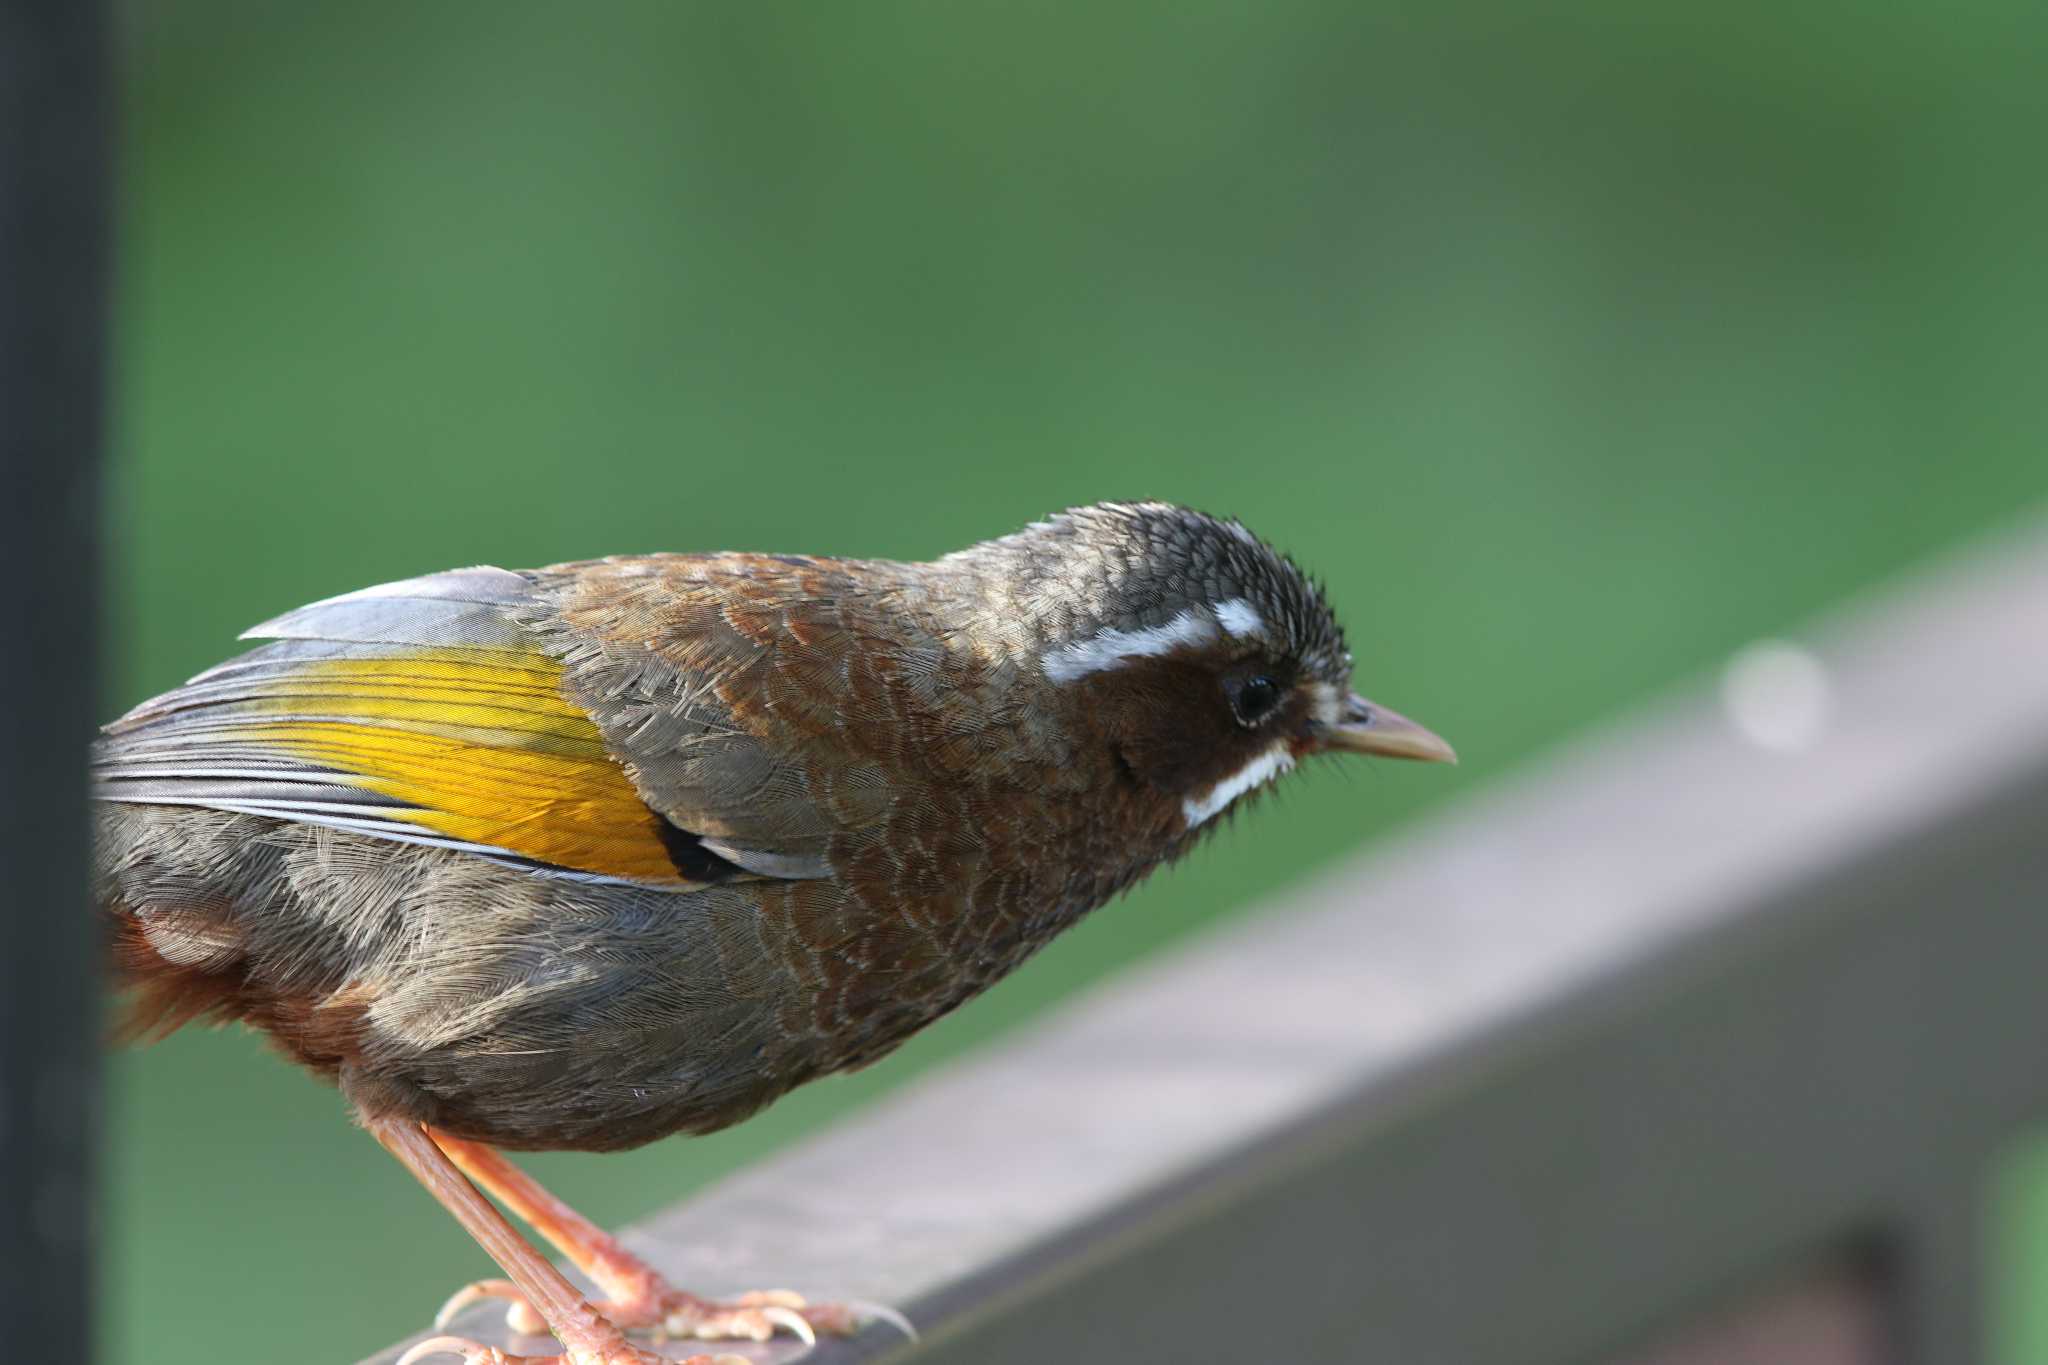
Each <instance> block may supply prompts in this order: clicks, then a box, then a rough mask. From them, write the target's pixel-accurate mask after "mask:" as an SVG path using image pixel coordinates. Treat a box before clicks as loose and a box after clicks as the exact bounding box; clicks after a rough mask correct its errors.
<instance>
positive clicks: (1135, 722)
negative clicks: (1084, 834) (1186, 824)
mask: <svg viewBox="0 0 2048 1365" xmlns="http://www.w3.org/2000/svg"><path fill="white" fill-rule="evenodd" d="M1254 676H1268V677H1271V678H1272V679H1273V681H1274V685H1275V686H1276V687H1277V688H1278V689H1279V697H1280V700H1279V701H1278V702H1277V703H1276V704H1275V705H1274V706H1273V708H1272V710H1271V711H1270V712H1269V713H1268V714H1267V715H1265V716H1264V718H1263V719H1262V720H1260V721H1259V722H1258V723H1257V724H1255V725H1246V724H1245V723H1243V722H1242V721H1240V720H1239V718H1238V716H1237V714H1236V713H1235V711H1234V710H1233V707H1232V697H1233V687H1234V686H1241V685H1242V684H1243V683H1244V682H1245V681H1246V680H1247V679H1248V678H1251V677H1254ZM1075 692H1076V694H1077V695H1076V699H1075V700H1076V705H1077V706H1078V707H1079V708H1080V710H1081V711H1082V713H1083V715H1084V716H1085V718H1086V721H1087V723H1088V724H1089V725H1090V727H1091V729H1092V730H1093V731H1094V733H1095V735H1096V737H1097V739H1098V741H1099V742H1100V743H1103V744H1105V745H1107V746H1108V747H1109V748H1110V749H1111V750H1112V751H1113V752H1114V753H1115V755H1116V756H1117V758H1118V760H1119V762H1120V763H1121V764H1122V766H1123V767H1124V768H1126V769H1127V770H1128V771H1129V772H1131V773H1132V774H1133V775H1134V776H1135V777H1136V778H1137V779H1138V780H1139V781H1141V782H1143V783H1144V784H1146V785H1147V786H1150V787H1151V788H1153V789H1154V790H1156V791H1157V792H1158V793H1160V794H1161V795H1162V796H1165V797H1169V798H1171V799H1172V800H1173V801H1174V802H1175V803H1176V807H1177V806H1178V803H1179V802H1180V801H1181V800H1183V799H1185V798H1186V797H1188V796H1191V795H1194V794H1196V793H1200V792H1206V791H1209V790H1212V789H1213V788H1214V787H1215V786H1216V784H1217V783H1219V782H1222V781H1224V780H1225V779H1227V778H1229V777H1231V776H1232V775H1234V774H1236V773H1239V772H1242V771H1243V770H1244V767H1245V765H1246V764H1247V763H1250V762H1251V761H1252V760H1253V759H1254V758H1256V757H1257V756H1258V755H1259V754H1261V753H1263V752H1265V751H1266V750H1268V749H1270V748H1272V746H1273V744H1274V742H1275V741H1276V740H1279V739H1285V738H1289V737H1291V736H1292V735H1294V734H1295V733H1296V732H1297V731H1299V730H1302V729H1304V728H1305V726H1306V725H1307V722H1308V698H1307V697H1306V696H1305V695H1304V694H1303V693H1302V692H1301V691H1300V690H1299V689H1298V688H1296V687H1294V686H1293V685H1292V678H1291V676H1290V675H1289V674H1288V673H1287V672H1286V671H1285V670H1284V668H1283V666H1281V665H1279V664H1275V663H1271V662H1269V661H1267V660H1263V659H1259V658H1249V659H1247V658H1236V657H1225V656H1219V655H1217V654H1216V653H1215V652H1214V651H1203V652H1200V653H1190V654H1179V655H1172V656H1168V657H1165V658H1143V659H1132V660H1130V661H1128V662H1126V663H1124V664H1123V665H1121V666H1119V667H1117V668H1113V669H1107V670H1105V671H1103V672H1101V673H1097V674H1094V675H1091V676H1090V677H1088V678H1085V679H1082V680H1080V681H1079V682H1078V683H1077V684H1076V686H1075Z"/></svg>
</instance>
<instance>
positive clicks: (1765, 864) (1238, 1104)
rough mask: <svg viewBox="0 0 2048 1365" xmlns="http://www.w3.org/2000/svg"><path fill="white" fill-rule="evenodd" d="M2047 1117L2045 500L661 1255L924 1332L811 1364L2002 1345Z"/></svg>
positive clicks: (918, 1092) (1806, 1355)
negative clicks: (2027, 522) (1995, 1236)
mask: <svg viewBox="0 0 2048 1365" xmlns="http://www.w3.org/2000/svg"><path fill="white" fill-rule="evenodd" d="M1504 704H1505V703H1504ZM2044 1112H2048V527H2044V528H2040V529H2036V530H2034V531H2031V532H2026V533H2021V534H2019V535H2016V536H2013V537H2010V538H2008V539H2007V540H2005V541H2003V542H2001V543H1999V544H1997V545H1994V546H1990V547H1986V548H1982V549H1979V550H1978V551H1975V552H1974V553H1972V554H1970V555H1968V556H1966V557H1964V558H1961V559H1958V560H1954V561H1951V562H1949V563H1948V564H1946V565H1945V566H1943V567H1940V568H1938V569H1936V570H1933V571H1930V572H1928V573H1927V574H1925V575H1924V576H1923V577H1922V578H1920V579H1918V580H1916V581H1914V582H1911V583H1909V584H1907V585H1905V586H1903V587H1900V588H1897V589H1895V590H1893V591H1892V592H1890V593H1889V594H1887V595H1884V596H1882V597H1879V598H1875V599H1873V600H1870V601H1867V602H1865V603H1863V604H1861V605H1859V606H1856V607H1853V608H1852V609H1850V610H1848V611H1847V612H1845V613H1844V614H1843V615H1841V616H1840V617H1838V618H1837V619H1834V620H1831V621H1829V622H1826V623H1824V624H1823V625H1822V626H1821V627H1820V628H1818V629H1816V630H1815V631H1813V632H1812V633H1811V635H1810V636H1809V637H1808V638H1804V639H1802V640H1800V641H1798V642H1797V643H1796V644H1794V645H1789V646H1784V647H1781V648H1779V649H1777V650H1775V651H1770V652H1767V653H1765V654H1763V655H1760V656H1758V657H1757V658H1755V659H1752V660H1751V661H1750V662H1749V663H1746V664H1744V665H1742V666H1740V667H1739V668H1738V669H1737V670H1736V673H1735V674H1734V675H1731V676H1730V677H1729V678H1728V679H1726V680H1725V683H1724V685H1721V686H1707V687H1702V688H1700V689H1698V690H1697V691H1695V692H1694V693H1691V694H1688V695H1685V696H1681V697H1678V698H1675V699H1673V700H1671V701H1669V702H1668V703H1667V704H1665V705H1663V706H1661V707H1659V708H1657V709H1656V710H1654V711H1653V712H1651V713H1649V714H1646V715H1643V716H1641V717H1639V718H1637V719H1634V720H1631V721H1629V722H1627V723H1624V724H1621V725H1619V726H1617V727H1615V728H1613V729H1611V730H1609V731H1607V732H1605V733H1602V734H1599V735H1596V736H1594V737H1591V738H1588V739H1586V740H1584V741H1583V742H1581V743H1578V744H1576V745H1575V746H1573V747H1571V748H1570V749H1569V750H1567V751H1565V752H1563V753H1561V754H1560V755H1559V756H1557V757H1556V758H1555V759H1554V760H1553V761H1551V762H1549V763H1547V764H1545V765H1543V766H1542V767H1540V768H1539V769H1537V770H1534V771H1529V772H1527V773H1526V774H1525V775H1523V776H1521V777H1519V778H1517V779H1515V780H1511V781H1508V782H1506V783H1503V784H1501V785H1499V786H1497V787H1496V788H1494V789H1492V790H1491V791H1489V792H1487V793H1486V794H1485V795H1483V796H1482V797H1480V798H1479V799H1477V800H1474V801H1472V802H1470V803H1469V804H1467V805H1465V806H1464V807H1463V808H1462V809H1458V810H1456V811H1454V812H1453V813H1450V814H1447V815H1444V816H1442V817H1441V818H1438V819H1435V820H1433V821H1431V822H1429V823H1427V824H1425V825H1422V826H1420V827H1416V828H1414V829H1412V830H1411V831H1410V832H1408V833H1407V834H1406V836H1405V837H1402V838H1399V839H1397V840H1395V841H1394V842H1392V843H1390V844H1388V845H1387V846H1384V847H1381V848H1378V849H1376V850H1374V851H1372V852H1371V853H1369V854H1367V855H1366V856H1364V857H1361V858H1358V859H1357V860H1355V861H1353V862H1351V863H1349V864H1347V865H1345V866H1342V867H1340V868H1338V869H1336V870H1335V871H1333V872H1331V873H1330V874H1328V875H1327V876H1325V877H1324V878H1323V879H1322V880H1321V881H1320V882H1318V883H1317V884H1315V885H1314V886H1313V887H1311V888H1309V889H1308V890H1306V891H1303V892H1302V893H1301V894H1299V895H1296V896H1293V897H1290V898H1289V900H1288V902H1287V903H1286V904H1283V905H1276V906H1274V907H1271V908H1270V909H1268V910H1266V911H1263V912H1261V913H1257V914H1253V915H1249V916H1247V917H1245V918H1244V919H1242V920H1240V921H1237V922H1236V923H1235V924H1234V925H1233V926H1232V927H1229V928H1227V929H1225V930H1224V931H1222V932H1220V933H1216V934H1214V935H1212V936H1210V937H1209V938H1207V939H1205V940H1203V941H1201V942H1199V943H1198V944H1196V945H1195V946H1193V947H1191V948H1189V949H1186V950H1184V951H1181V952H1178V953H1175V954H1173V955H1172V956H1170V957H1168V958H1166V959H1165V960H1161V961H1158V962H1156V963H1154V964H1153V965H1150V966H1149V967H1147V968H1145V969H1143V970H1140V971H1137V972H1134V973H1132V974H1130V975H1128V976H1126V977H1124V978H1122V979H1120V980H1118V981H1116V982H1115V983H1114V984H1113V985H1112V986H1111V987H1110V988H1108V989H1106V990H1103V991H1101V992H1099V993H1097V994H1095V995H1094V996H1092V997H1089V998H1085V999H1083V1000H1081V1001H1079V1002H1078V1003H1075V1004H1073V1005H1072V1006H1071V1007H1069V1008H1067V1009H1065V1010H1064V1011H1063V1012H1061V1013H1059V1014H1057V1015H1056V1016H1055V1017H1053V1018H1052V1019H1050V1020H1049V1021H1047V1022H1045V1023H1043V1024H1041V1025H1039V1026H1038V1027H1034V1028H1031V1029H1029V1030H1027V1031H1025V1032H1024V1033H1022V1034H1021V1035H1020V1036H1017V1037H1015V1038H1014V1039H1013V1040H1012V1041H1010V1042H1008V1043H1007V1044H1006V1045H1004V1046H1001V1047H998V1048H995V1049H993V1050H991V1051H990V1052H989V1053H987V1054H986V1055H984V1056H980V1057H978V1058H975V1059H973V1060H971V1061H969V1062H967V1063H965V1064H962V1065H957V1066H954V1067H953V1068H951V1069H949V1070H946V1071H944V1072H941V1073H938V1074H934V1075H932V1076H930V1077H928V1078H926V1079H923V1080H921V1081H918V1082H916V1083H913V1084H911V1085H910V1086H908V1087H906V1088H905V1089H904V1090H902V1091H901V1092H899V1093H898V1094H896V1095H895V1096H894V1097H893V1098H891V1099H889V1100H888V1101H886V1102H884V1103H882V1104H880V1105H878V1106H877V1107H875V1108H874V1109H873V1110H871V1111H870V1112H867V1113H865V1114H863V1115H861V1116H859V1117H857V1118H855V1119H854V1120H852V1121H850V1122H847V1123H845V1124H843V1125H841V1126H840V1127H838V1128H837V1129H835V1130H833V1131H831V1132H828V1133H827V1134H825V1135H824V1136H822V1137H820V1138H818V1139H816V1140H814V1141H812V1142H810V1143H809V1144H808V1145H805V1146H802V1147H800V1148H798V1149H796V1150H793V1151H790V1152H788V1153H786V1154H784V1155H781V1156H778V1157H775V1158H774V1159H772V1160H769V1161H766V1162H763V1163H762V1164H761V1165H759V1166H757V1167H755V1168H753V1169H750V1170H748V1171H746V1172H744V1173H743V1174H741V1175H739V1176H738V1177H736V1178H734V1179H731V1180H728V1181H727V1182H726V1183H724V1184H723V1185H720V1186H719V1187H717V1188H715V1189H713V1190H712V1191H710V1192H709V1193H707V1194H705V1195H703V1196H702V1197H700V1198H697V1199H693V1200H691V1201H689V1202H688V1203H686V1204H684V1205H682V1206H680V1207H677V1208H674V1209H671V1210H668V1211H666V1212H664V1213H662V1214H660V1215H658V1216H656V1217H655V1218H653V1219H651V1220H650V1221H648V1222H647V1223H645V1224H643V1225H642V1226H641V1227H640V1228H639V1229H638V1231H637V1234H636V1237H635V1240H636V1241H637V1244H638V1245H639V1246H640V1247H642V1248H643V1249H644V1250H645V1251H647V1252H648V1253H649V1254H651V1255H652V1256H653V1257H654V1258H655V1259H656V1260H657V1261H658V1262H659V1263H660V1264H661V1265H663V1266H664V1267H665V1268H667V1269H668V1270H669V1271H671V1272H672V1273H673V1275H674V1276H675V1278H676V1279H677V1280H678V1282H680V1283H683V1284H687V1285H689V1286H691V1287H693V1288H699V1289H708V1290H719V1289H727V1288H737V1287H744V1286H748V1285H755V1284H771V1283H772V1284H784V1283H793V1284H797V1285H801V1286H804V1287H805V1288H806V1289H809V1290H814V1291H820V1292H826V1293H831V1294H835V1295H845V1296H851V1297H856V1298H866V1299H873V1300H879V1301H882V1302H886V1303H890V1304H893V1305H896V1306H897V1307H899V1308H901V1309H903V1310H904V1311H905V1312H907V1313H908V1314H909V1315H910V1317H911V1318H912V1319H914V1320H915V1321H916V1323H917V1324H918V1326H919V1327H920V1329H921V1330H922V1332H923V1334H924V1339H923V1343H922V1344H921V1345H919V1346H915V1347H912V1346H909V1345H906V1344H905V1343H904V1342H903V1341H902V1340H900V1339H899V1338H898V1337H897V1336H896V1335H895V1334H894V1333H893V1332H891V1331H889V1330H887V1329H885V1328H881V1327H877V1328H874V1329H872V1330H871V1331H870V1332H869V1333H868V1334H867V1335H866V1336H864V1337H863V1338H861V1339H860V1340H858V1341H855V1342H851V1343H844V1342H841V1343H828V1344H826V1345H825V1346H823V1347H822V1348H820V1350H819V1351H818V1352H817V1353H816V1355H815V1356H813V1357H812V1359H813V1360H815V1361H817V1362H818V1365H832V1363H835V1362H846V1361H856V1360H896V1359H911V1358H915V1359H917V1360H920V1361H932V1362H939V1361H947V1362H954V1361H957V1362H962V1363H963V1365H966V1363H967V1362H972V1363H973V1365H1004V1363H1006V1362H1016V1363H1017V1365H1025V1362H1030V1365H1043V1363H1044V1362H1048V1361H1060V1362H1098V1361H1099V1362H1104V1363H1105V1365H1107V1362H1112V1361H1115V1362H1151V1361H1172V1362H1202V1361H1218V1362H1222V1361H1229V1362H1263V1361H1274V1362H1289V1363H1290V1365H1309V1363H1311V1362H1338V1361H1342V1362H1354V1361H1372V1362H1389V1363H1390V1365H1430V1363H1431V1362H1445V1363H1446V1365H1451V1363H1455V1365H1493V1363H1496V1362H1497V1363H1498V1365H1547V1363H1548V1362H1568V1361H1571V1362H1575V1361H1613V1362H1650V1361H1656V1362H1664V1365H1674V1363H1675V1362H1688V1363H1689V1365H1698V1363H1699V1362H1707V1361H1738V1360H1739V1361H1772V1362H1800V1363H1801V1365H1804V1363H1805V1362H1815V1363H1816V1365H1819V1363H1821V1362H1836V1361H1839V1362H1845V1363H1846V1362H1850V1361H1870V1360H1887V1361H1893V1360H1896V1361H1909V1362H1974V1361H1978V1360H1981V1359H1983V1358H1984V1297H1985V1295H1984V1291H1983V1284H1982V1281H1983V1269H1984V1267H1983V1265H1982V1260H1983V1242H1984V1237H1983V1234H1982V1231H1981V1228H1982V1219H1983V1214H1984V1211H1985V1206H1986V1192H1985V1188H1984V1182H1985V1177H1986V1172H1987V1163H1989V1162H1990V1161H1991V1159H1992V1158H1993V1156H1994V1154H1995V1153H1997V1152H1998V1151H1999V1150H2000V1149H2001V1147H2002V1146H2003V1145H2004V1144H2006V1143H2008V1142H2009V1141H2011V1140H2013V1139H2014V1138H2015V1137H2016V1136H2017V1135H2021V1134H2024V1133H2025V1132H2026V1130H2027V1127H2028V1125H2029V1124H2031V1123H2033V1122H2034V1121H2036V1119H2037V1118H2039V1117H2040V1116H2041V1115H2042V1114H2043V1113H2044ZM462 1326H463V1328H464V1330H467V1331H471V1332H473V1333H477V1334H479V1335H489V1334H491V1333H492V1332H493V1331H501V1330H502V1329H499V1328H498V1327H497V1326H496V1324H495V1323H494V1321H493V1317H492V1314H490V1313H489V1312H488V1311H487V1310H486V1311H480V1312H478V1313H476V1314H475V1315H474V1316H472V1317H471V1318H470V1319H468V1320H467V1321H465V1322H464V1323H463V1324H462ZM793 1349H794V1348H793V1347H792V1346H791V1345H789V1344H787V1343H784V1344H779V1345H778V1346H777V1347H776V1348H775V1349H774V1350H773V1351H769V1352H765V1353H762V1354H763V1355H764V1358H765V1357H773V1358H777V1359H786V1358H788V1357H790V1356H791V1355H792V1354H793ZM377 1359H378V1360H380V1361H383V1360H389V1359H390V1357H389V1356H380V1357H378V1358H377Z"/></svg>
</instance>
